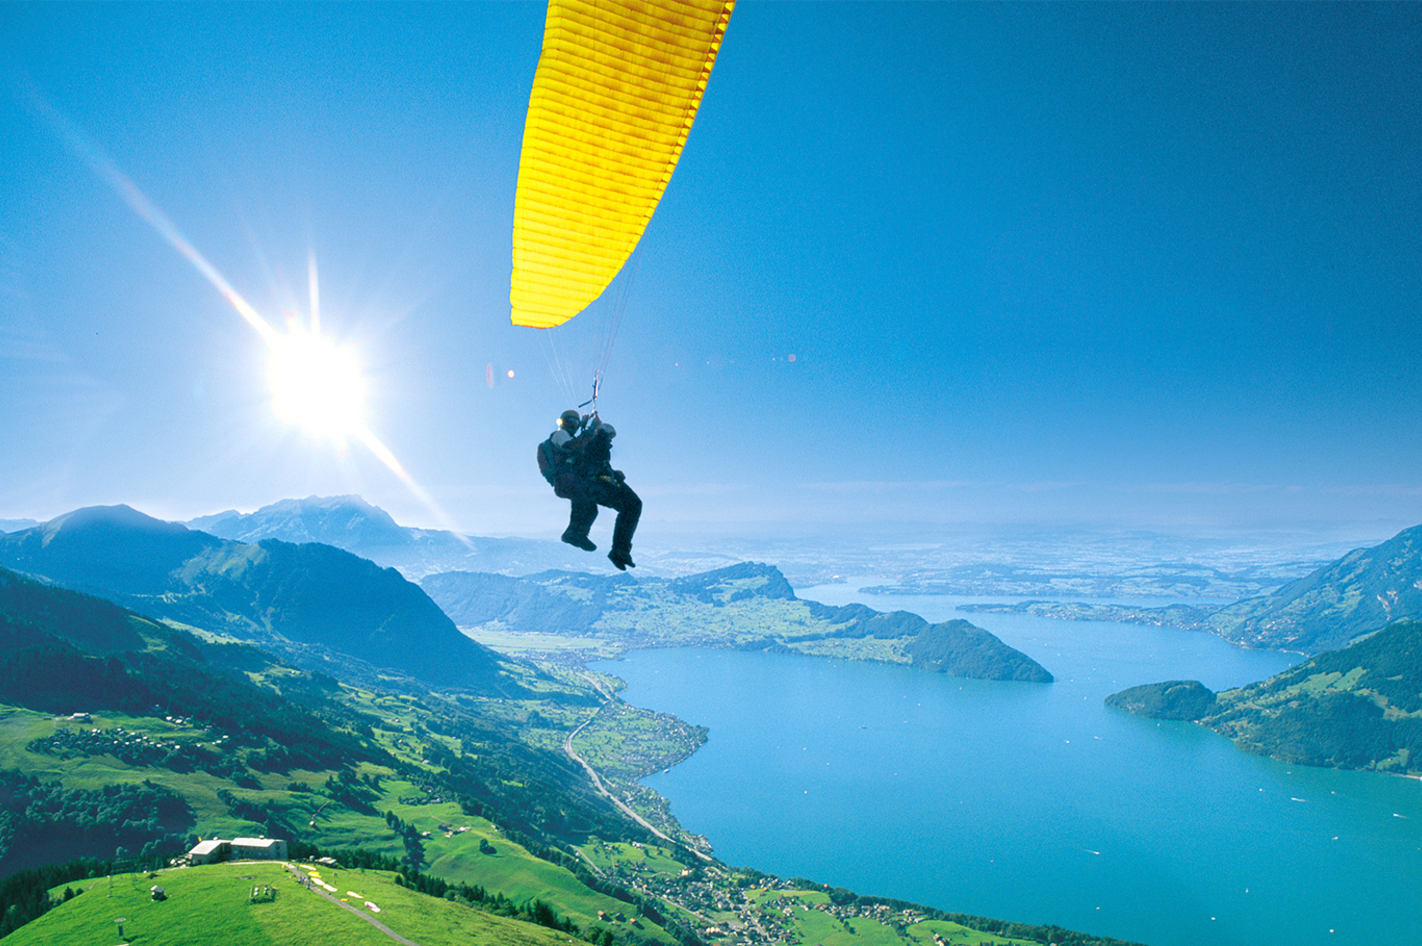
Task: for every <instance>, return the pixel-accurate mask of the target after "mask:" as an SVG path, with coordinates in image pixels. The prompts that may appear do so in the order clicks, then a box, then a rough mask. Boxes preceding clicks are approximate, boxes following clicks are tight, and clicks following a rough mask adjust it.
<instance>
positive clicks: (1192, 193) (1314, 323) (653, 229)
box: [0, 0, 1422, 538]
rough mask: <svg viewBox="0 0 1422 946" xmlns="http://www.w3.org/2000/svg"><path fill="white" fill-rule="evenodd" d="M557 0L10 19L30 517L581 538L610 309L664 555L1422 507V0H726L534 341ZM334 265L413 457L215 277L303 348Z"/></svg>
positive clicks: (16, 365) (193, 8)
mask: <svg viewBox="0 0 1422 946" xmlns="http://www.w3.org/2000/svg"><path fill="white" fill-rule="evenodd" d="M543 15H544V8H543V6H542V5H541V4H533V3H497V4H496V3H489V4H459V3H436V4H428V5H426V4H414V3H398V4H376V3H353V4H343V3H319V4H282V3H256V4H222V3H203V4H186V3H162V4H156V5H145V4H139V3H123V4H114V5H107V4H100V3H80V4H72V5H70V4H62V3H3V4H0V57H3V72H0V81H3V94H0V518H12V517H29V518H35V519H41V520H43V519H48V518H50V517H52V516H55V515H58V514H61V513H63V512H67V511H69V510H70V509H73V508H76V507H79V506H84V505H93V504H110V503H128V504H130V505H132V506H135V507H137V508H139V509H142V510H144V511H146V512H149V513H151V514H153V515H158V516H161V517H164V518H173V519H186V518H190V517H193V516H197V515H201V514H206V513H212V512H216V511H220V510H223V509H227V508H238V509H242V510H251V509H254V508H256V507H258V506H261V505H264V504H266V503H269V502H273V501H275V500H278V499H282V498H288V497H299V496H307V495H330V494H336V493H347V492H358V493H360V494H362V495H364V496H365V497H366V498H367V499H368V500H370V501H371V502H374V503H376V504H378V505H380V506H382V507H384V508H386V509H388V510H389V511H390V512H391V513H392V514H394V515H395V516H396V518H397V519H399V520H400V521H401V522H404V523H406V524H410V525H425V526H441V525H446V526H453V527H455V528H458V529H461V530H464V531H468V532H473V533H479V534H493V535H499V534H527V535H548V534H553V533H556V531H557V530H559V529H560V528H561V526H562V523H563V521H564V517H565V515H566V504H565V503H563V502H561V501H558V500H556V499H555V498H554V497H553V496H552V495H551V492H550V491H549V490H548V488H547V487H546V485H545V484H544V483H543V482H542V480H541V479H540V478H539V476H538V473H537V470H536V467H535V463H534V447H535V445H536V443H537V442H538V441H539V440H540V439H542V438H543V437H544V436H546V435H547V433H548V432H549V431H550V430H551V429H552V421H553V419H554V418H555V417H556V416H557V414H558V413H559V412H560V411H561V410H563V409H564V408H566V407H568V406H571V403H576V401H579V400H582V399H583V398H584V397H586V391H587V389H588V387H589V385H590V382H591V371H592V365H593V362H594V356H593V355H591V354H590V351H591V349H592V347H593V346H595V345H596V344H597V343H598V341H599V339H600V337H601V335H600V333H603V332H605V331H606V327H607V325H608V324H609V322H610V321H611V317H612V314H613V313H614V312H616V311H621V321H620V327H619V330H618V332H617V335H616V338H615V340H614V346H613V348H612V350H611V357H610V360H609V362H608V367H607V375H606V380H605V382H604V387H603V392H602V399H601V401H600V407H601V409H602V413H603V415H604V417H605V418H606V419H608V420H610V421H611V422H613V423H614V424H616V425H617V427H618V430H619V436H618V440H617V449H616V451H615V453H614V459H615V462H616V464H617V465H618V466H619V467H620V468H622V469H624V470H625V471H626V472H627V474H628V479H629V482H630V483H631V484H632V485H633V486H635V487H636V488H637V489H638V491H639V492H640V493H641V494H642V496H643V498H644V500H645V502H646V505H647V511H646V515H645V517H644V526H643V536H644V537H646V536H647V535H648V534H649V533H651V534H655V530H663V531H665V532H668V533H669V532H672V531H681V532H685V531H694V530H698V529H707V530H713V531H716V530H721V531H724V530H738V529H746V530H757V529H758V530H764V531H774V530H784V531H786V532H789V533H794V532H800V531H803V532H809V531H816V530H824V529H827V528H828V529H834V528H839V527H841V526H842V527H843V528H845V529H846V530H851V531H853V530H860V531H865V530H867V531H869V532H871V533H872V531H873V530H875V529H880V528H882V529H884V530H886V531H894V532H896V533H902V532H913V531H914V530H918V529H922V530H924V531H925V532H927V531H932V530H935V529H940V530H941V529H952V528H956V527H958V526H959V525H966V524H988V525H992V524H997V523H1043V524H1048V525H1089V526H1099V527H1106V528H1114V527H1129V528H1156V529H1163V530H1171V529H1189V530H1195V531H1201V532H1209V531H1211V530H1230V531H1233V530H1240V529H1245V530H1247V529H1251V528H1265V527H1267V528H1301V529H1320V530H1330V529H1332V530H1338V529H1342V530H1353V531H1354V532H1356V533H1357V534H1358V536H1359V538H1370V537H1377V538H1381V537H1383V536H1386V535H1389V534H1391V533H1392V532H1394V531H1396V530H1397V529H1399V528H1402V527H1405V526H1408V525H1415V524H1417V523H1418V522H1422V368H1420V367H1419V352H1422V186H1419V181H1422V4H1416V3H1405V4H1354V3H1349V4H1338V5H1335V4H1326V3H1303V4H1290V3H1251V4H1230V3H1209V4H1186V3H1181V4H1148V5H1146V4H1130V3H1089V4H1052V3H1031V4H1015V3H985V4H973V3H961V4H959V3H953V4H948V3H914V4H904V5H900V4H892V3H829V4H821V3H764V2H755V0H742V3H741V4H740V5H739V6H738V7H737V9H736V11H735V14H734V15H733V17H732V19H731V23H730V28H729V29H728V31H727V34H726V38H725V42H724V45H723V47H722V51H721V56H720V59H719V61H718V62H717V65H716V68H715V72H714V74H713V75H712V78H711V83H710V86H709V89H708V91H707V94H706V97H705V99H704V101H703V104H702V108H701V113H700V116H699V117H698V119H697V122H696V126H695V128H694V129H693V132H692V134H691V138H690V141H689V143H688V145H687V148H686V150H685V152H684V154H683V157H682V160H681V164H680V166H679V167H678V169H677V172H676V175H675V176H674V178H673V179H672V183H671V186H670V188H669V189H668V191H667V194H666V197H665V198H664V200H663V201H662V204H661V206H660V208H659V209H658V211H657V214H656V216H655V217H654V219H653V221H652V224H651V226H650V228H649V229H648V231H647V234H646V236H645V238H644V239H643V241H642V245H641V247H640V249H639V250H638V252H637V255H636V256H635V257H634V265H635V270H634V271H631V275H632V278H631V279H630V280H629V281H627V285H626V286H625V287H623V288H625V291H626V295H625V299H626V302H625V306H622V307H619V306H616V305H612V304H600V305H599V306H598V307H597V308H595V310H594V311H591V312H589V313H587V314H585V315H584V316H581V317H579V319H575V320H574V322H573V323H571V324H570V326H569V328H567V329H560V330H556V333H554V337H552V338H549V337H548V335H547V334H546V333H540V332H538V331H536V330H532V329H521V328H514V327H512V326H511V325H510V324H509V306H508V287H509V270H510V233H511V225H512V215H513V199H514V189H515V180H516V175H517V165H518V157H519V145H520V139H521V134H522V125H523V118H524V113H525V110H526V107H527V101H528V93H529V88H530V86H531V84H532V80H533V73H534V68H535V66H536V64H537V58H538V52H539V44H540V41H541V38H542V24H543ZM125 182H129V183H131V187H132V189H131V190H127V189H126V188H127V186H128V185H126V184H125ZM140 210H141V211H143V212H142V213H141V212H139V211H140ZM145 214H146V216H145ZM164 220H166V221H170V222H171V227H165V225H164V224H163V221H164ZM183 246H189V247H191V248H192V252H191V253H189V254H188V255H184V253H183V252H181V251H180V248H181V247H183ZM195 259H200V260H203V261H205V265H206V266H208V267H210V268H209V269H208V270H207V274H206V275H205V274H204V272H203V270H202V269H201V268H200V267H199V266H198V265H195V263H194V260H195ZM313 260H314V265H313V262H312V261H313ZM313 270H314V271H315V272H316V273H317V274H318V279H317V286H318V292H317V293H316V299H317V303H318V304H317V307H316V308H317V310H318V312H319V329H320V332H321V333H322V334H323V336H324V337H325V338H327V339H329V340H330V341H331V342H333V343H335V344H337V345H339V346H341V347H342V348H343V349H345V350H348V351H350V352H351V353H352V357H353V358H354V359H355V360H356V362H357V363H358V365H359V367H358V369H356V370H357V372H358V375H359V377H360V379H361V380H362V381H363V383H364V387H365V394H364V411H363V415H362V416H363V418H364V420H365V422H366V423H367V424H368V426H369V429H370V431H371V432H372V433H373V434H374V436H375V437H376V438H378V441H379V443H380V444H383V445H384V446H385V447H386V448H388V451H389V455H388V456H387V457H386V459H385V460H382V459H381V458H380V456H378V455H377V453H376V452H373V451H372V450H371V449H370V445H369V444H368V443H365V442H361V441H360V440H359V439H352V438H346V439H345V440H344V442H339V441H337V440H333V439H332V438H330V437H328V436H323V435H321V434H319V433H316V432H313V431H312V430H310V429H308V428H305V427H302V426H301V425H299V424H298V423H296V422H295V421H294V420H293V419H292V418H291V417H290V416H285V417H284V416H283V415H282V414H280V413H279V412H278V411H277V410H276V409H275V406H274V404H273V397H272V392H271V388H270V385H269V381H268V378H269V367H268V363H269V361H270V359H271V353H272V349H271V344H269V342H268V341H265V340H264V339H263V337H262V335H261V334H260V333H259V332H258V331H257V330H256V329H255V328H254V324H255V323H254V321H253V320H252V319H251V318H244V316H243V315H242V314H241V313H240V312H239V311H238V308H237V307H236V306H234V305H233V304H232V303H231V302H230V301H229V299H228V298H225V297H224V295H223V293H221V292H219V290H218V288H216V287H215V285H214V277H215V278H216V279H217V280H219V281H225V282H226V284H227V285H228V286H230V287H231V290H232V291H233V292H234V293H235V294H236V295H237V296H240V297H241V299H242V300H245V302H246V303H247V304H249V305H250V306H251V307H252V312H253V313H254V314H255V316H256V317H257V318H258V319H260V320H261V321H262V322H264V323H265V324H268V325H270V326H272V327H273V328H274V329H276V330H277V331H278V332H279V333H280V334H281V335H282V336H283V337H284V336H285V334H286V333H287V331H288V328H287V326H288V323H290V324H293V325H296V326H300V327H305V328H307V329H309V328H310V325H311V309H312V298H313V293H312V291H311V288H310V287H311V281H312V280H311V273H312V272H313ZM624 279H625V277H624ZM792 355H793V356H794V357H793V360H792V358H791V356H792ZM567 379H571V381H568V380H567ZM570 402H571V403H570ZM391 458H393V459H394V460H396V461H398V463H399V464H401V465H402V466H403V469H404V471H405V476H404V477H403V478H402V477H401V476H398V475H396V474H395V473H394V472H392V469H391V464H390V462H389V461H390V460H391Z"/></svg>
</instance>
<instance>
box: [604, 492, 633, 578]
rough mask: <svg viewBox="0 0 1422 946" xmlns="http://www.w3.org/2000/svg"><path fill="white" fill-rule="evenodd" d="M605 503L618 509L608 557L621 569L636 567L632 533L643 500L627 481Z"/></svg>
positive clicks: (611, 507)
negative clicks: (629, 566) (633, 555)
mask: <svg viewBox="0 0 1422 946" xmlns="http://www.w3.org/2000/svg"><path fill="white" fill-rule="evenodd" d="M607 500H608V501H607V502H604V503H603V505H604V506H606V507H608V508H609V509H616V510H617V522H616V523H615V524H614V525H613V527H612V551H611V552H609V553H608V556H607V557H608V558H609V559H611V560H612V564H614V565H616V566H617V567H618V568H619V569H626V568H627V566H628V565H631V566H632V567H633V568H636V567H637V565H636V563H635V562H633V561H632V535H633V533H635V532H636V531H637V520H638V519H640V518H641V516H642V500H641V497H639V496H638V495H637V494H636V493H634V492H633V491H632V488H631V487H630V486H628V485H627V484H626V483H622V484H620V486H619V487H618V488H617V489H616V490H615V491H613V492H612V495H610V496H608V497H607Z"/></svg>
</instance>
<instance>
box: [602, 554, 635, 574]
mask: <svg viewBox="0 0 1422 946" xmlns="http://www.w3.org/2000/svg"><path fill="white" fill-rule="evenodd" d="M607 558H608V560H609V561H611V562H612V564H614V565H616V566H617V570H618V571H623V572H625V571H627V566H629V565H630V566H632V567H633V568H636V567H637V563H636V562H634V561H632V553H631V552H624V551H622V550H621V549H613V550H612V551H611V552H608V553H607Z"/></svg>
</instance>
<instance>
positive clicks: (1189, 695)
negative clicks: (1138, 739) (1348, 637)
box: [1106, 621, 1422, 775]
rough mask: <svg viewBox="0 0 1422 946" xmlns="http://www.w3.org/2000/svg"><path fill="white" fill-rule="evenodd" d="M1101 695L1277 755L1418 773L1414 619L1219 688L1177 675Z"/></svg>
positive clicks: (1419, 634)
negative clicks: (1253, 678) (1261, 678)
mask: <svg viewBox="0 0 1422 946" xmlns="http://www.w3.org/2000/svg"><path fill="white" fill-rule="evenodd" d="M1106 702H1107V704H1108V705H1110V706H1116V707H1118V708H1120V709H1124V710H1126V711H1128V712H1132V713H1136V714H1138V715H1141V716H1148V717H1151V718H1155V719H1186V720H1197V721H1199V723H1200V724H1201V725H1203V726H1206V727H1208V728H1210V729H1213V730H1215V731H1216V732H1218V733H1221V734H1222V735H1225V736H1228V737H1230V738H1231V739H1233V740H1234V743H1235V745H1237V746H1239V747H1240V748H1241V749H1244V750H1246V751H1248V752H1255V753H1259V754H1260V755H1267V756H1271V757H1273V758H1276V759H1281V760H1283V761H1285V762H1295V763H1299V764H1302V765H1318V766H1328V767H1332V768H1340V769H1376V770H1378V771H1387V772H1398V773H1407V774H1414V775H1416V774H1422V622H1418V621H1398V622H1397V623H1396V624H1392V625H1390V626H1388V627H1386V628H1384V629H1383V630H1381V631H1378V632H1377V633H1375V634H1372V635H1370V636H1368V637H1365V638H1363V639H1362V640H1360V641H1358V642H1357V643H1355V644H1353V645H1352V646H1350V647H1344V648H1340V649H1338V650H1331V651H1327V652H1325V653H1322V654H1319V655H1317V656H1316V657H1313V658H1311V659H1309V660H1306V661H1304V662H1303V663H1301V664H1298V665H1297V666H1294V667H1290V668H1289V669H1288V670H1286V671H1284V672H1283V673H1280V674H1277V675H1275V676H1273V677H1270V678H1269V679H1268V680H1264V681H1261V682H1259V683H1251V684H1250V685H1248V686H1244V687H1240V688H1238V689H1235V690H1226V691H1224V692H1223V693H1220V694H1218V695H1216V694H1213V693H1211V692H1210V691H1209V690H1208V689H1206V688H1205V687H1204V686H1203V685H1201V684H1200V683H1199V682H1198V681H1195V680H1188V681H1179V680H1177V681H1171V682H1168V683H1156V684H1148V685H1146V686H1139V687H1132V688H1131V689H1129V690H1123V691H1121V692H1120V693H1115V694H1112V695H1111V696H1109V697H1107V698H1106Z"/></svg>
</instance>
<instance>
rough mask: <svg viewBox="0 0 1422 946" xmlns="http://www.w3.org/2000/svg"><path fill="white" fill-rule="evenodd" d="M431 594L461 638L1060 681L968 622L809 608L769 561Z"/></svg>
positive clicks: (474, 581) (481, 584) (434, 580)
mask: <svg viewBox="0 0 1422 946" xmlns="http://www.w3.org/2000/svg"><path fill="white" fill-rule="evenodd" d="M421 585H422V586H423V587H424V589H425V590H426V591H427V592H429V595H430V597H431V598H433V599H434V600H435V601H436V602H437V603H438V604H439V605H440V607H441V608H443V609H444V611H445V613H446V614H448V615H449V616H450V617H451V618H453V619H454V620H455V621H456V622H457V623H458V624H459V625H460V626H463V627H480V626H496V627H498V628H500V629H503V630H509V631H515V632H520V633H530V634H546V635H552V636H561V637H578V636H586V637H590V638H597V639H606V640H608V641H609V642H613V643H615V644H617V646H619V647H624V648H630V647H658V646H705V647H733V648H737V649H742V650H764V651H774V652H783V653H797V654H824V655H835V656H847V655H853V656H858V657H860V659H870V660H887V661H893V662H900V663H907V664H910V665H911V666H915V667H920V668H922V669H925V670H929V671H932V672H936V673H946V674H949V675H952V676H961V677H972V678H976V679H987V680H1020V681H1027V682H1034V683H1050V682H1051V681H1052V679H1053V678H1052V675H1051V673H1050V672H1048V671H1047V670H1046V668H1044V667H1043V666H1042V665H1041V664H1039V663H1037V662H1036V661H1035V660H1033V659H1032V658H1031V657H1028V656H1027V655H1026V654H1024V653H1022V652H1021V651H1018V650H1016V649H1014V648H1012V647H1009V646H1008V645H1007V644H1004V643H1003V642H1002V641H1001V640H999V639H998V638H997V637H995V636H994V635H992V634H990V633H989V632H987V631H985V630H983V629H982V628H979V627H975V626H974V625H972V624H970V623H968V622H967V621H963V620H955V621H945V622H942V623H939V624H931V623H929V622H928V621H926V620H924V619H923V618H921V617H919V616H918V615H916V614H910V613H908V612H907V611H894V612H890V613H888V614H884V613H881V612H878V611H875V610H873V609H872V608H868V607H865V606H864V605H860V604H851V605H845V606H843V607H833V606H830V605H824V604H820V603H819V602H815V601H802V600H801V599H799V598H797V597H796V596H795V592H794V590H793V589H792V588H791V587H790V583H789V582H788V581H787V580H786V579H785V576H784V575H783V574H781V572H780V570H779V569H778V568H776V567H774V566H773V565H766V564H763V563H760V562H742V563H740V564H737V565H731V566H727V567H725V568H719V569H714V570H712V571H709V572H703V573H701V574H699V575H689V576H685V577H682V578H674V579H664V578H634V577H633V576H631V575H614V576H606V577H604V576H598V575H586V574H576V573H569V572H546V573H544V574H542V575H534V576H530V577H528V578H510V577H508V576H504V575H487V574H479V573H471V572H447V573H444V574H439V575H430V576H428V577H426V578H425V579H424V580H423V581H422V582H421Z"/></svg>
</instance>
